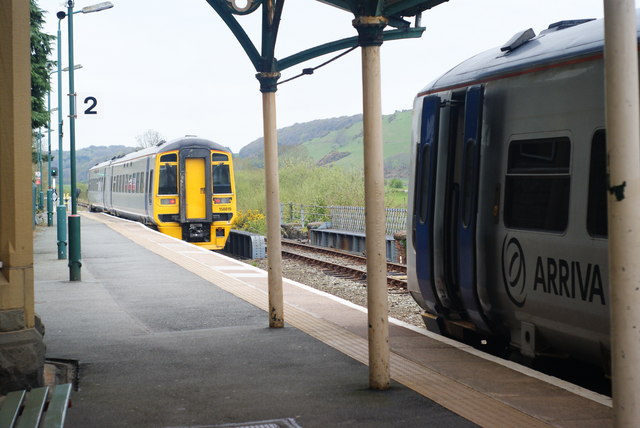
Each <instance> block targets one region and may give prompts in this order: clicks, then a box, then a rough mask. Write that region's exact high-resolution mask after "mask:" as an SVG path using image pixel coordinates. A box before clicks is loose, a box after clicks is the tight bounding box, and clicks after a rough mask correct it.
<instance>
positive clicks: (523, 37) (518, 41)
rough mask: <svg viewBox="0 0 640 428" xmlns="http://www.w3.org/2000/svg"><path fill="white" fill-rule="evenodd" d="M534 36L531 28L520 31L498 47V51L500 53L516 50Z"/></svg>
mask: <svg viewBox="0 0 640 428" xmlns="http://www.w3.org/2000/svg"><path fill="white" fill-rule="evenodd" d="M535 36H536V33H535V32H534V31H533V29H532V28H529V29H527V30H524V31H520V32H519V33H516V34H515V35H514V36H513V37H512V38H510V39H509V41H508V42H507V43H505V44H504V45H503V46H502V47H500V50H501V51H502V52H511V51H513V50H515V49H518V48H519V47H520V46H522V45H524V44H525V43H527V42H528V41H529V40H531V39H533V38H534V37H535Z"/></svg>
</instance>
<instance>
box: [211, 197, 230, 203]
mask: <svg viewBox="0 0 640 428" xmlns="http://www.w3.org/2000/svg"><path fill="white" fill-rule="evenodd" d="M213 203H214V204H230V203H231V198H213Z"/></svg>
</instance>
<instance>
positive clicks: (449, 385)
mask: <svg viewBox="0 0 640 428" xmlns="http://www.w3.org/2000/svg"><path fill="white" fill-rule="evenodd" d="M91 218H92V219H94V220H99V221H101V222H103V223H106V224H107V225H108V226H109V227H111V228H112V229H114V230H116V231H117V232H119V233H120V234H122V235H123V236H125V237H127V238H129V239H131V240H132V241H134V242H136V243H137V244H139V245H140V246H142V247H144V248H146V249H148V250H150V251H152V252H154V253H156V254H158V255H160V256H162V257H165V258H167V259H168V260H171V261H172V262H174V263H176V264H178V265H179V266H181V267H183V268H185V269H187V270H189V271H190V272H193V273H195V274H197V275H198V276H200V277H202V278H203V279H205V280H207V281H209V282H211V283H213V284H215V285H216V286H218V287H220V288H222V289H223V290H226V291H228V292H230V293H232V294H234V295H236V296H237V297H239V298H241V299H243V300H245V301H247V302H249V303H251V304H252V305H254V306H256V307H258V308H260V309H262V310H264V311H265V312H266V311H268V299H267V294H266V293H265V292H264V291H262V290H259V289H257V288H255V287H253V286H251V285H248V284H246V283H244V282H242V281H241V280H239V279H235V278H233V277H230V276H227V275H225V274H222V275H221V272H220V271H219V270H214V269H213V268H212V267H210V266H208V265H207V264H205V263H203V262H201V261H197V260H195V259H194V258H192V257H190V256H189V253H193V246H192V245H190V244H187V243H183V244H184V245H183V249H181V247H180V246H178V245H176V244H177V243H179V242H181V241H177V240H174V239H173V238H170V237H168V236H166V235H162V234H160V233H156V232H154V231H152V230H150V229H148V228H146V227H144V226H142V225H141V224H139V223H134V222H127V221H123V220H120V219H113V218H110V217H107V216H95V215H92V216H91ZM211 256H212V257H215V254H211ZM284 313H285V321H286V323H287V324H289V325H291V326H293V327H295V328H298V329H299V330H301V331H304V332H305V333H307V334H309V335H310V336H313V337H315V338H316V339H318V340H320V341H322V342H324V343H326V344H327V345H329V346H331V347H333V348H335V349H336V350H338V351H340V352H342V353H344V354H345V355H348V356H350V357H351V358H353V359H355V360H357V361H359V362H361V363H362V364H365V365H367V364H368V362H369V354H368V341H367V340H366V339H364V338H362V337H360V336H357V335H355V334H353V333H351V332H349V331H347V330H345V329H343V328H341V327H339V326H337V325H335V324H333V323H330V322H328V321H326V320H323V319H319V318H316V317H314V316H313V315H310V314H308V313H307V312H304V311H302V310H300V309H298V308H296V307H294V306H292V305H288V304H287V303H285V305H284ZM390 363H391V376H392V378H393V379H394V380H395V381H397V382H399V383H401V384H403V385H405V386H407V387H408V388H411V389H412V390H414V391H416V392H418V393H419V394H421V395H423V396H425V397H427V398H429V399H430V400H433V401H434V402H436V403H438V404H440V405H442V406H443V407H445V408H447V409H449V410H451V411H453V412H455V413H457V414H458V415H460V416H462V417H464V418H466V419H468V420H470V421H472V422H474V423H476V424H478V425H480V426H484V427H523V428H524V427H548V426H550V425H549V424H548V423H546V422H544V421H542V420H540V419H537V418H535V417H532V416H530V415H527V414H525V413H523V412H521V411H520V410H518V409H515V408H513V407H511V406H508V405H506V404H505V403H502V402H500V401H498V400H496V399H494V398H492V397H490V396H488V395H486V394H482V393H481V392H478V391H475V390H473V389H471V388H469V387H468V386H466V385H463V384H461V383H460V382H458V381H456V380H454V379H451V378H448V377H446V376H444V375H442V374H439V373H437V372H436V371H434V370H431V369H429V368H428V367H425V366H422V365H420V364H417V363H415V362H413V361H411V360H408V359H406V358H404V357H402V356H400V355H398V354H395V353H393V352H391V355H390Z"/></svg>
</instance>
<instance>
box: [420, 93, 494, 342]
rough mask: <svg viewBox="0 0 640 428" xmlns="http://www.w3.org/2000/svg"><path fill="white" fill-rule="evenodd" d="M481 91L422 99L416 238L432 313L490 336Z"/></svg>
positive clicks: (425, 295) (423, 290)
mask: <svg viewBox="0 0 640 428" xmlns="http://www.w3.org/2000/svg"><path fill="white" fill-rule="evenodd" d="M483 93H484V88H483V86H474V87H470V88H468V89H467V90H466V91H458V92H453V93H452V94H451V97H450V99H444V98H443V99H441V98H440V97H437V96H428V97H425V98H424V101H423V108H422V125H421V130H420V142H419V145H418V151H417V157H418V159H417V168H416V174H417V176H416V177H417V178H416V186H415V190H416V195H415V196H416V197H415V201H417V202H416V203H415V204H414V213H413V218H414V220H413V225H414V230H413V233H414V243H415V251H416V271H417V276H418V283H419V286H420V292H421V293H422V295H423V298H424V299H425V301H426V302H427V303H428V304H429V306H430V307H431V309H432V310H435V311H436V313H439V314H446V315H447V317H448V318H449V319H455V318H456V317H458V318H459V319H460V320H461V321H464V320H465V319H467V320H470V321H472V322H473V323H474V324H475V325H476V326H478V327H480V328H481V329H484V330H488V328H487V326H486V323H485V321H484V318H483V315H482V311H481V308H480V303H479V299H478V296H477V282H476V260H477V257H476V248H477V242H476V239H477V238H476V235H477V229H476V217H477V207H478V192H479V186H478V183H479V177H480V176H479V171H480V142H481V141H480V136H481V123H482V105H483ZM456 314H458V315H456Z"/></svg>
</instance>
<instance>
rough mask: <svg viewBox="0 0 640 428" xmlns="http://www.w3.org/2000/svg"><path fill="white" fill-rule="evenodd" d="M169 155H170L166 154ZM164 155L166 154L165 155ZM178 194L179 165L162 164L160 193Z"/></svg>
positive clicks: (159, 178)
mask: <svg viewBox="0 0 640 428" xmlns="http://www.w3.org/2000/svg"><path fill="white" fill-rule="evenodd" d="M165 156H168V155H165ZM163 157H164V156H163ZM177 194H178V165H170V164H166V165H160V171H159V173H158V195H177Z"/></svg>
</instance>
